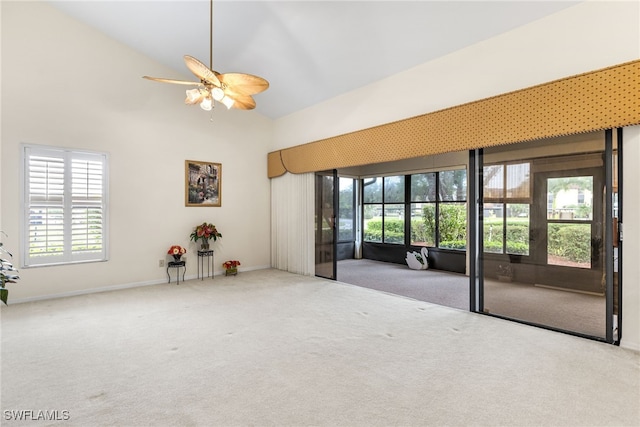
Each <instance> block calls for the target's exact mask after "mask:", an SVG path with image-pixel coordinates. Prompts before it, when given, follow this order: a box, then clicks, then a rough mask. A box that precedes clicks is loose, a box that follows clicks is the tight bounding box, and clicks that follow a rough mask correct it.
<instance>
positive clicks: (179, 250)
mask: <svg viewBox="0 0 640 427" xmlns="http://www.w3.org/2000/svg"><path fill="white" fill-rule="evenodd" d="M167 253H168V254H169V255H172V256H173V259H174V261H176V262H178V261H180V258H181V257H182V255H184V254H186V253H187V250H186V249H185V248H183V247H182V246H180V245H172V246H171V247H170V248H169V250H168V251H167Z"/></svg>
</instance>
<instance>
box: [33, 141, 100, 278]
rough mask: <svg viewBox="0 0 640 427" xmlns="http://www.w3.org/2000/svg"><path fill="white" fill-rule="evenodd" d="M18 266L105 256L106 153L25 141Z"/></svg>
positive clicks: (87, 259) (85, 259) (67, 261)
mask: <svg viewBox="0 0 640 427" xmlns="http://www.w3.org/2000/svg"><path fill="white" fill-rule="evenodd" d="M24 160H25V161H24V165H25V175H24V176H25V185H24V189H25V200H26V201H27V206H26V209H25V236H24V237H25V244H24V245H23V247H24V248H25V253H24V258H23V259H24V265H25V266H36V265H49V264H58V263H69V262H81V261H103V260H106V254H107V251H106V240H105V236H106V221H105V219H106V215H105V213H106V195H107V193H106V190H107V185H106V184H107V174H106V171H107V156H106V155H105V154H102V153H90V152H79V151H72V150H64V149H56V148H45V147H35V146H25V151H24Z"/></svg>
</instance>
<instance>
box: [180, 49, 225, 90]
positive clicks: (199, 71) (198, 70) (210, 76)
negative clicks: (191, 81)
mask: <svg viewBox="0 0 640 427" xmlns="http://www.w3.org/2000/svg"><path fill="white" fill-rule="evenodd" d="M184 63H185V64H186V65H187V68H188V69H189V70H191V72H192V73H193V74H195V75H196V76H198V78H199V79H200V80H203V81H205V82H207V83H210V84H212V85H214V86H218V87H220V80H218V77H216V74H215V73H214V72H213V70H211V69H210V68H209V67H207V66H206V65H204V64H203V63H202V62H200V61H198V60H197V59H196V58H194V57H193V56H189V55H185V56H184Z"/></svg>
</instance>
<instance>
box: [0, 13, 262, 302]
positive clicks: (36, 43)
mask: <svg viewBox="0 0 640 427" xmlns="http://www.w3.org/2000/svg"><path fill="white" fill-rule="evenodd" d="M143 75H154V76H160V77H162V76H172V75H175V72H172V71H170V70H169V69H166V68H164V67H163V66H160V65H158V64H157V63H154V62H152V61H151V60H149V59H147V58H146V57H144V56H142V55H140V54H138V53H137V52H135V51H133V50H131V49H129V48H127V47H126V46H124V45H121V44H119V43H117V42H115V41H113V40H111V39H108V38H106V37H105V36H103V35H101V34H100V33H98V32H96V31H94V30H92V29H91V28H89V27H87V26H85V25H83V24H81V23H78V22H77V21H74V20H73V19H71V18H69V17H67V16H65V15H63V14H61V13H60V12H58V11H57V10H56V9H54V8H52V7H50V6H49V5H48V4H47V3H46V2H44V3H43V2H6V1H3V2H2V106H3V109H2V134H1V137H2V145H1V148H2V151H1V153H2V156H1V160H2V163H1V165H2V170H1V183H2V187H1V193H0V194H2V205H1V209H0V214H1V216H0V218H1V219H2V223H1V224H0V229H2V230H5V231H6V232H7V233H8V234H9V238H6V239H3V240H4V242H5V245H6V246H7V247H11V248H13V249H14V251H13V252H14V261H16V263H17V264H20V259H19V252H20V251H19V250H18V248H19V239H18V237H19V236H18V234H19V233H18V230H19V223H20V211H21V210H20V203H19V200H20V194H19V186H18V180H19V171H20V170H19V159H20V151H19V148H20V144H21V143H32V144H44V145H54V146H63V147H72V148H81V149H89V150H97V151H105V152H108V153H109V155H110V162H111V164H110V171H111V173H110V204H109V206H110V210H109V218H110V221H109V224H110V230H109V242H110V244H111V246H110V257H109V261H108V262H103V263H91V264H83V265H68V266H58V267H46V268H30V269H27V268H23V269H21V270H20V276H21V280H20V282H19V283H18V284H14V285H10V290H9V300H10V302H11V301H14V302H17V301H20V300H25V299H31V298H39V297H45V296H52V295H60V294H66V293H67V294H68V293H76V292H82V291H90V290H96V289H102V288H108V287H111V286H123V285H124V286H128V285H136V284H149V283H162V282H165V281H166V271H165V269H164V268H159V267H158V261H159V260H160V259H165V257H166V251H167V249H168V248H169V246H170V245H171V244H180V245H183V246H186V247H187V250H188V253H187V265H188V270H187V277H189V276H195V275H196V257H195V256H194V254H195V250H196V246H195V244H194V243H190V241H189V234H190V232H191V231H192V229H193V227H194V226H195V225H196V224H199V223H202V222H203V221H208V222H213V223H214V224H215V225H216V226H217V227H218V229H219V231H220V232H221V233H222V234H223V238H222V239H221V240H219V241H218V242H217V243H215V244H214V246H213V249H214V250H215V256H216V258H215V269H216V271H218V272H220V271H221V270H222V267H221V263H222V262H223V261H224V260H227V259H238V260H240V261H241V262H242V268H244V269H256V268H264V267H269V265H270V254H269V238H270V236H269V224H270V219H269V215H270V211H269V180H268V178H267V171H266V168H267V162H266V153H267V151H268V150H267V148H268V146H269V145H270V144H271V134H272V121H271V120H270V119H267V118H265V117H264V116H261V115H259V114H257V113H255V112H247V111H238V110H230V111H227V110H226V108H220V107H218V108H216V109H215V110H216V111H215V112H214V115H213V122H211V121H210V114H209V113H207V112H205V111H202V110H201V109H200V108H198V107H197V106H187V105H184V103H183V100H184V97H185V95H184V89H185V88H184V87H181V86H177V85H165V84H162V83H156V82H150V81H148V80H144V79H142V78H141V76H143ZM185 77H188V76H185ZM187 159H188V160H201V161H210V162H217V163H222V207H215V208H214V207H185V206H184V188H185V184H184V175H185V172H184V161H185V160H187Z"/></svg>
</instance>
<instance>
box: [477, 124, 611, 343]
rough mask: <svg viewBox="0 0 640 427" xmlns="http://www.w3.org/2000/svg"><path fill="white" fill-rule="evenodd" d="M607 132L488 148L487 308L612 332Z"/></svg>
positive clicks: (594, 333)
mask: <svg viewBox="0 0 640 427" xmlns="http://www.w3.org/2000/svg"><path fill="white" fill-rule="evenodd" d="M605 135H606V136H605ZM610 136H611V133H610V132H608V133H606V134H605V132H598V133H594V134H589V135H586V136H584V135H583V136H579V137H574V138H570V137H567V138H564V139H563V140H557V141H537V142H532V143H522V144H517V145H516V146H510V147H507V148H492V149H485V150H484V152H483V155H482V159H481V164H482V169H481V170H482V180H481V182H479V183H478V186H479V189H480V190H481V194H482V203H481V204H480V205H479V207H480V209H481V211H480V212H479V213H481V215H480V216H479V218H480V219H481V221H480V224H479V225H481V228H479V229H480V230H481V233H478V234H479V235H481V238H482V245H480V247H481V248H482V250H481V253H480V257H479V261H480V264H481V266H480V268H479V269H478V271H479V272H481V279H482V280H481V281H480V283H481V292H480V298H479V299H478V301H479V303H478V307H479V308H478V309H479V310H480V311H483V312H485V313H489V314H492V315H496V316H500V317H505V318H509V319H515V320H518V321H523V322H526V323H531V324H536V325H540V326H544V327H548V328H551V329H557V330H562V331H569V332H572V333H575V334H578V335H584V336H589V337H594V338H597V339H603V340H605V339H606V340H608V341H610V340H611V337H612V329H613V327H614V325H613V323H614V321H613V315H612V310H611V307H612V306H613V305H612V302H613V289H612V283H613V276H614V275H613V248H607V244H609V245H610V246H613V242H615V241H617V236H612V224H611V223H613V221H612V220H611V218H612V216H613V215H614V214H615V212H614V211H613V207H614V203H613V202H614V199H613V197H612V201H611V202H609V203H607V202H606V197H607V194H609V195H611V194H612V188H611V187H612V185H611V179H609V188H608V187H607V185H606V183H607V179H606V177H607V174H608V173H609V172H610V171H611V162H612V161H611V158H612V156H611V152H612V151H611V144H610V142H607V138H609V137H610ZM614 142H615V141H614ZM608 162H609V163H608ZM608 171H609V172H608ZM607 207H609V209H610V210H611V212H608V211H607ZM607 236H609V239H606V237H607ZM607 242H609V243H607ZM609 264H610V265H609Z"/></svg>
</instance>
